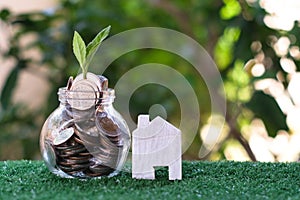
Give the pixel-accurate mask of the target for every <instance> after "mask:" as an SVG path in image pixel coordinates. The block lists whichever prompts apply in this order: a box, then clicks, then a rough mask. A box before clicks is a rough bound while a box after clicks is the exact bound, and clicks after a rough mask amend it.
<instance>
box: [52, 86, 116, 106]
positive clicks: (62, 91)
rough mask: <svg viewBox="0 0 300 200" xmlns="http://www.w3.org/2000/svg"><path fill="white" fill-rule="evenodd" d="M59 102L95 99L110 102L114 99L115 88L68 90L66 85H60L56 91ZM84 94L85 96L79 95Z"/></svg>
mask: <svg viewBox="0 0 300 200" xmlns="http://www.w3.org/2000/svg"><path fill="white" fill-rule="evenodd" d="M57 94H58V96H59V101H60V102H65V101H68V100H82V101H84V100H95V101H101V102H102V103H112V102H113V101H114V99H115V90H114V89H112V88H107V89H106V90H103V91H81V90H76V91H73V90H68V89H67V87H61V88H59V89H58V92H57ZM82 94H85V97H80V96H81V95H82Z"/></svg>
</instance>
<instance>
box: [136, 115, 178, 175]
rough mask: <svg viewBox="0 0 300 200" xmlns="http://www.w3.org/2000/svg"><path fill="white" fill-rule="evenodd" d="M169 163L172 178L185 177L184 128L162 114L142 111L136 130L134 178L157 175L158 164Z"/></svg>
mask: <svg viewBox="0 0 300 200" xmlns="http://www.w3.org/2000/svg"><path fill="white" fill-rule="evenodd" d="M160 166H168V168H169V180H176V179H177V180H181V179H182V172H181V171H182V163H181V131H180V130H179V129H177V128H176V127H175V126H173V125H172V124H170V123H169V122H167V121H166V120H164V119H163V118H161V117H156V118H155V119H153V120H152V121H151V122H150V120H149V115H139V116H138V125H137V129H136V130H134V131H133V132H132V178H137V179H155V171H154V167H160Z"/></svg>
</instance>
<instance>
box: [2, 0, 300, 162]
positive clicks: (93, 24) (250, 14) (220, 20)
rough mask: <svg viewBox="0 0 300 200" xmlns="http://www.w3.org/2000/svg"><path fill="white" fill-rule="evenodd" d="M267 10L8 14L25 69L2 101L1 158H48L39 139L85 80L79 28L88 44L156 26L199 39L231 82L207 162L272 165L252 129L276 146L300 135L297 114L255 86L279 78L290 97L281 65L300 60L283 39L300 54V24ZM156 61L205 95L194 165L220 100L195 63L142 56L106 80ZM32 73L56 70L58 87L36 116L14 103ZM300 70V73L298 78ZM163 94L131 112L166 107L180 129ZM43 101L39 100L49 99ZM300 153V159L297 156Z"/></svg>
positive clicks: (122, 4) (75, 1) (129, 4)
mask: <svg viewBox="0 0 300 200" xmlns="http://www.w3.org/2000/svg"><path fill="white" fill-rule="evenodd" d="M261 2H262V1H246V0H197V1H195V0H187V1H181V0H173V1H170V0H161V1H153V0H144V1H139V0H130V1H118V0H100V1H88V2H87V1H84V0H61V1H58V5H57V7H55V8H49V9H47V10H45V11H42V12H30V13H23V14H18V15H16V14H15V13H12V12H10V11H9V10H8V9H3V10H1V11H0V19H1V21H2V22H3V23H7V24H9V25H11V26H12V27H15V28H16V31H14V33H13V35H12V36H11V37H10V41H9V43H10V47H9V49H8V50H6V51H0V53H1V54H2V56H3V57H5V58H6V59H13V60H14V61H15V62H14V63H15V66H14V68H13V69H12V70H11V72H10V74H9V76H8V78H7V80H6V82H5V85H4V87H3V88H2V91H1V97H0V100H1V107H0V109H1V110H0V147H1V148H0V160H5V159H38V158H40V156H39V146H38V145H39V144H38V138H39V133H40V129H41V126H42V124H43V122H44V120H45V119H46V117H47V116H48V115H49V114H50V113H51V112H52V111H53V110H54V109H55V108H56V107H57V106H58V100H57V94H56V93H57V90H58V88H59V87H61V86H64V85H65V84H66V81H67V80H68V77H69V76H71V75H73V76H74V75H76V74H77V72H78V64H77V62H76V60H75V57H74V55H73V53H72V46H71V41H72V36H73V32H74V30H77V31H78V32H79V33H80V34H81V35H82V37H83V38H84V40H85V41H91V39H92V38H93V37H94V36H95V35H96V34H97V33H98V32H99V31H100V30H101V29H102V28H104V27H106V26H107V25H111V26H112V30H111V33H110V35H114V34H117V33H119V32H122V31H125V30H129V29H133V28H138V27H145V26H154V27H164V28H169V29H173V30H177V31H180V32H182V33H184V34H186V35H188V36H190V37H192V38H193V39H195V40H196V41H198V42H199V43H200V44H201V45H202V46H203V47H204V48H205V49H206V50H207V52H208V53H209V54H210V55H211V57H212V58H213V59H214V61H215V63H216V64H217V66H218V68H219V71H220V73H221V75H222V78H223V80H224V85H225V89H226V99H227V115H226V126H225V128H224V134H223V135H222V137H221V136H220V139H219V140H218V143H217V145H216V146H215V147H214V149H213V151H212V152H211V153H210V154H209V155H207V156H206V157H204V158H201V159H214V160H216V159H241V160H243V159H244V160H263V159H258V158H260V153H259V152H258V153H257V151H256V150H255V146H253V145H252V146H251V144H250V143H251V142H250V140H251V134H253V131H249V130H250V129H251V128H253V127H254V130H260V129H259V128H262V127H263V128H264V127H265V130H266V133H267V135H263V136H262V135H260V136H262V138H265V140H266V141H269V140H273V139H274V138H276V136H277V135H278V133H282V131H284V134H287V136H286V137H290V136H291V135H293V134H296V132H295V131H293V130H292V129H291V127H289V126H288V125H287V123H286V116H287V114H286V113H285V112H284V111H283V110H282V109H281V108H280V107H279V105H278V103H277V102H276V101H275V100H274V98H273V96H272V94H269V93H268V92H266V90H263V89H261V90H259V89H257V88H255V83H257V81H260V80H270V79H272V80H274V81H277V82H280V83H281V84H282V86H283V90H286V88H287V87H288V84H289V80H290V79H289V75H290V73H289V72H288V71H286V70H284V69H283V67H282V63H281V62H280V61H281V58H282V57H285V58H289V59H290V60H292V62H293V63H295V66H299V60H298V58H297V56H293V55H292V53H291V51H288V52H287V53H286V54H284V55H280V54H278V53H276V49H274V48H275V47H276V45H275V43H276V41H278V40H279V39H280V38H281V37H286V38H288V40H289V41H290V44H289V46H288V48H292V47H293V48H294V47H297V46H299V35H300V34H299V28H298V27H297V26H295V27H293V28H292V29H291V30H277V29H274V28H270V27H268V26H267V25H266V23H265V21H264V19H265V16H266V15H267V14H268V13H267V12H266V10H265V9H264V8H263V7H262V4H261ZM28 35H34V36H35V37H34V38H35V39H34V40H33V41H32V42H30V43H29V44H27V45H26V46H24V45H23V46H22V45H20V43H21V40H22V38H24V37H26V36H28ZM170 42H171V41H170ZM31 49H38V51H40V52H41V58H38V59H37V58H34V57H28V56H24V52H26V51H29V50H31ZM294 50H295V51H296V50H297V48H294ZM294 55H295V54H294ZM150 62H155V63H162V64H165V65H168V66H172V67H174V68H175V69H176V70H178V71H179V72H180V73H181V74H183V75H184V76H185V77H186V79H187V80H188V81H189V82H190V83H191V85H192V87H193V89H194V90H195V92H196V94H197V95H198V98H199V99H200V100H199V102H200V105H199V106H200V108H201V121H200V122H199V125H200V127H199V134H198V135H197V136H196V137H195V139H194V142H193V144H192V145H191V147H190V148H189V149H188V151H187V152H185V154H184V159H200V157H199V155H198V153H199V149H200V146H201V145H202V143H203V141H202V139H201V128H202V127H204V126H205V124H206V123H207V121H208V120H209V116H210V114H211V113H210V100H209V98H203V97H205V96H208V93H207V88H206V86H205V84H204V83H203V80H202V78H201V77H200V76H199V75H197V73H196V71H195V70H194V69H193V68H192V67H190V66H189V64H188V63H187V62H186V61H184V60H183V59H182V58H180V57H178V56H176V55H173V54H171V53H167V52H164V51H161V50H155V49H147V50H140V51H135V52H132V53H128V54H126V55H124V56H122V57H120V58H118V59H117V60H116V61H114V62H113V63H112V66H113V67H110V68H109V69H108V70H107V71H105V73H104V75H105V76H107V77H109V79H110V85H111V86H114V84H115V83H116V81H117V80H118V78H119V77H121V76H122V74H124V73H125V72H126V71H128V70H129V69H130V68H131V67H134V66H137V65H140V64H143V63H150ZM257 64H260V65H257ZM32 66H39V67H42V68H46V69H47V70H48V71H47V72H48V73H44V74H43V78H44V79H46V80H47V81H48V82H49V84H50V88H51V90H50V92H49V94H48V97H47V98H46V99H47V102H45V103H44V104H43V106H42V107H41V108H39V109H36V110H31V109H28V108H27V107H26V106H24V105H22V104H19V103H18V104H16V103H13V100H12V97H13V93H14V89H15V87H16V85H17V80H18V78H19V75H20V73H21V72H22V71H24V70H25V71H26V70H27V71H30V73H35V71H34V70H32ZM255 67H256V68H257V70H256V71H255V69H256V68H255ZM259 67H260V68H259ZM297 69H298V67H297V68H296V69H294V71H293V73H295V71H297ZM253 70H254V71H253ZM259 70H261V71H259ZM260 72H262V73H260ZM257 73H258V74H257ZM278 77H280V78H278ZM153 87H154V86H151V85H149V86H145V87H143V88H140V89H139V90H140V91H137V92H135V94H134V96H133V97H132V102H131V106H130V108H131V113H132V117H133V118H136V116H137V114H139V113H141V112H145V111H148V109H149V107H150V106H151V105H153V104H155V103H159V104H162V105H164V106H165V108H166V110H167V112H168V116H170V119H169V120H170V121H173V122H174V123H176V120H177V119H178V116H180V110H179V109H178V108H177V107H178V102H177V101H176V98H175V97H174V96H172V94H171V93H170V91H168V90H167V89H166V88H163V87H158V88H157V87H156V88H153ZM153 89H155V90H156V95H155V98H153V97H149V95H147V94H149V93H148V92H149V91H152V90H153ZM143 91H144V92H143ZM24 92H26V91H24ZM33 98H39V94H36V96H35V97H33ZM256 119H260V121H259V122H263V124H264V125H261V123H254V122H257V121H255V120H256ZM251 130H252V129H251ZM280 131H281V132H280ZM254 132H255V131H254ZM16 141H17V142H16ZM236 152H240V154H241V155H242V156H236V155H237V154H239V153H236ZM270 154H272V156H273V160H274V161H275V160H279V159H277V158H278V155H277V154H276V155H275V153H274V152H272V151H270ZM298 154H299V153H298V152H296V153H295V155H296V157H297V156H298ZM271 161H272V159H271Z"/></svg>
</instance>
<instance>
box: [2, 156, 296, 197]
mask: <svg viewBox="0 0 300 200" xmlns="http://www.w3.org/2000/svg"><path fill="white" fill-rule="evenodd" d="M299 172H300V163H258V162H229V161H220V162H207V161H205V162H203V161H202V162H201V161H197V162H187V161H185V162H183V180H181V181H168V180H167V179H168V174H167V169H165V168H161V169H159V170H158V171H157V173H156V180H136V179H132V178H131V174H130V173H128V172H122V173H120V174H119V175H118V176H115V177H112V178H101V179H89V180H79V179H63V178H59V177H57V176H55V175H53V174H51V173H50V172H49V171H48V169H47V168H46V167H45V165H44V164H43V162H42V161H2V162H0V199H4V200H7V199H59V200H61V199H81V200H83V199H122V200H125V199H133V200H137V199H300V174H299Z"/></svg>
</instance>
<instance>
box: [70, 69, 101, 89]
mask: <svg viewBox="0 0 300 200" xmlns="http://www.w3.org/2000/svg"><path fill="white" fill-rule="evenodd" d="M82 80H85V81H88V82H90V84H92V87H93V88H94V90H95V91H97V92H100V91H101V80H100V78H99V77H98V76H97V75H96V74H93V73H91V72H88V73H87V74H86V79H84V78H83V74H79V75H77V76H76V77H75V79H74V81H73V85H74V84H76V83H77V82H78V81H82Z"/></svg>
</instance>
